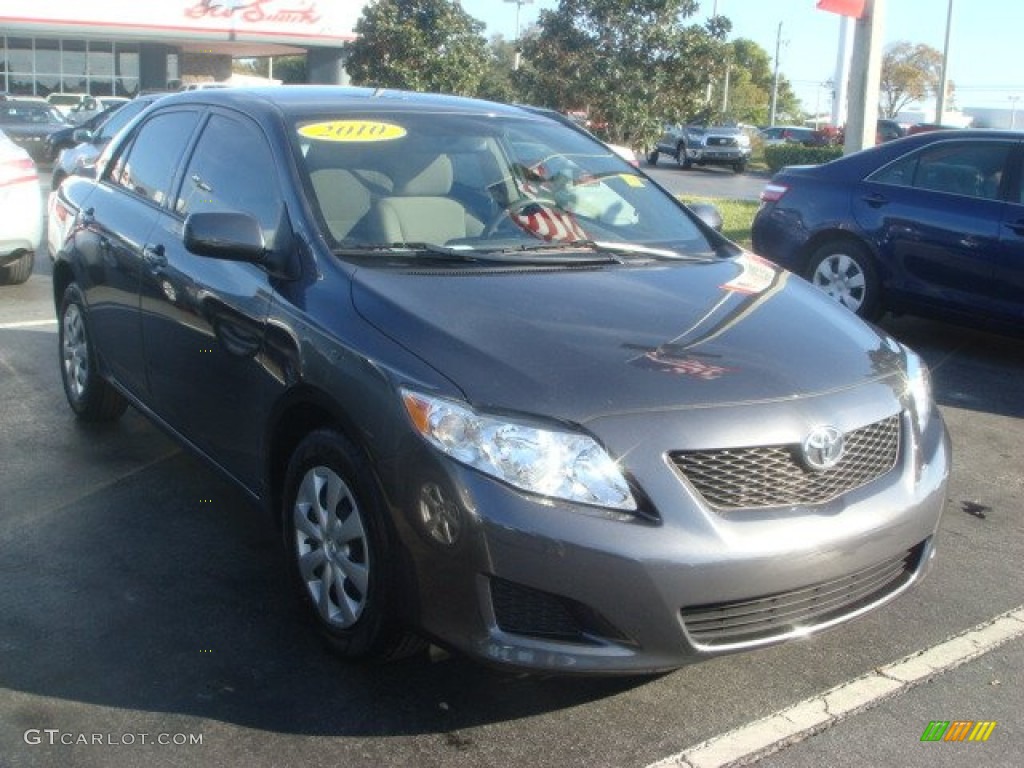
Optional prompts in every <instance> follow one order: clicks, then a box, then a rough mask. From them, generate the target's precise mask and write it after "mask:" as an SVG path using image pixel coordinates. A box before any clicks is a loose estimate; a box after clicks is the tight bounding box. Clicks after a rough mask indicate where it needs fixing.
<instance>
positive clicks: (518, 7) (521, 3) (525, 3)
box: [505, 0, 533, 69]
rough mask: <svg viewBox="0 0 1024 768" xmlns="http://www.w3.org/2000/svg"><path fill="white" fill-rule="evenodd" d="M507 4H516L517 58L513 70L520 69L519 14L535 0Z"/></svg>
mask: <svg viewBox="0 0 1024 768" xmlns="http://www.w3.org/2000/svg"><path fill="white" fill-rule="evenodd" d="M505 2H506V3H515V4H516V58H515V64H514V65H513V66H512V68H513V69H519V55H520V50H519V49H520V47H521V46H520V40H519V12H520V11H521V10H522V9H523V6H524V5H530V4H531V3H533V0H505Z"/></svg>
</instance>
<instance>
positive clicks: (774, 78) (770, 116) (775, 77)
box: [768, 21, 782, 125]
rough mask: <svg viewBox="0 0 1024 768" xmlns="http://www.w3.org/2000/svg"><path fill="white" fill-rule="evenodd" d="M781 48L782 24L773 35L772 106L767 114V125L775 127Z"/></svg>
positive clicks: (780, 23)
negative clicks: (773, 72)
mask: <svg viewBox="0 0 1024 768" xmlns="http://www.w3.org/2000/svg"><path fill="white" fill-rule="evenodd" d="M781 47H782V22H781V21H780V22H779V31H778V33H776V35H775V74H774V75H772V106H771V109H770V110H769V112H768V125H775V107H776V105H777V104H778V101H779V49H780V48H781Z"/></svg>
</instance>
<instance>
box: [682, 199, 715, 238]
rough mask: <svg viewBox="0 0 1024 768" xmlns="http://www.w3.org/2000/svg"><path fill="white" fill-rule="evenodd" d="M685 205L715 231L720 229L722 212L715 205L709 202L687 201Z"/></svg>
mask: <svg viewBox="0 0 1024 768" xmlns="http://www.w3.org/2000/svg"><path fill="white" fill-rule="evenodd" d="M686 207H687V208H689V209H690V210H691V211H693V212H694V213H695V214H696V215H697V218H698V219H700V220H701V221H703V222H704V223H705V224H707V225H708V226H709V227H711V228H712V229H713V230H715V232H721V231H722V212H721V211H719V210H718V207H717V206H715V205H712V204H711V203H687V204H686Z"/></svg>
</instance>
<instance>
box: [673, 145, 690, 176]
mask: <svg viewBox="0 0 1024 768" xmlns="http://www.w3.org/2000/svg"><path fill="white" fill-rule="evenodd" d="M676 162H677V163H679V167H680V168H682V169H683V170H684V171H688V170H690V158H688V157H687V156H686V146H685V145H684V144H680V145H679V146H678V147H677V148H676Z"/></svg>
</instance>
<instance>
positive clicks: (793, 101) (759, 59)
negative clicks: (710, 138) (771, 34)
mask: <svg viewBox="0 0 1024 768" xmlns="http://www.w3.org/2000/svg"><path fill="white" fill-rule="evenodd" d="M724 64H725V67H727V68H728V81H729V93H728V97H727V98H725V99H723V98H722V95H721V89H722V88H723V87H724V83H722V81H723V80H724V79H725V78H724V74H723V75H721V76H719V77H720V79H719V84H718V85H717V87H716V88H714V89H713V100H714V99H717V101H718V106H719V107H720V108H721V106H722V105H723V104H724V105H726V107H727V108H726V109H725V110H724V114H722V115H721V117H722V119H723V120H732V121H735V122H739V123H749V124H752V125H764V124H766V123H767V122H768V117H769V115H768V113H769V110H770V109H771V99H772V87H773V80H774V77H775V72H774V70H773V67H772V60H771V57H770V56H769V55H768V52H767V51H765V50H764V48H762V47H761V46H759V45H758V44H757V43H755V42H754V41H753V40H748V39H746V38H742V37H741V38H737V39H736V40H733V41H732V42H731V43H730V50H729V51H728V54H727V58H726V61H725V62H724ZM775 112H776V122H799V119H800V116H801V109H800V100H799V99H797V97H796V94H794V93H793V88H792V86H791V85H790V83H789V81H788V80H787V79H786V78H785V77H783V76H781V75H780V76H779V90H778V95H777V100H776V105H775Z"/></svg>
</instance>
